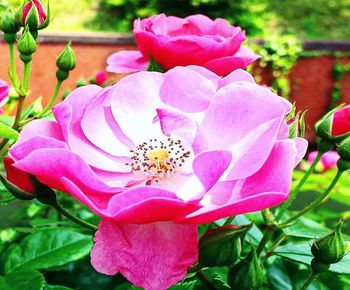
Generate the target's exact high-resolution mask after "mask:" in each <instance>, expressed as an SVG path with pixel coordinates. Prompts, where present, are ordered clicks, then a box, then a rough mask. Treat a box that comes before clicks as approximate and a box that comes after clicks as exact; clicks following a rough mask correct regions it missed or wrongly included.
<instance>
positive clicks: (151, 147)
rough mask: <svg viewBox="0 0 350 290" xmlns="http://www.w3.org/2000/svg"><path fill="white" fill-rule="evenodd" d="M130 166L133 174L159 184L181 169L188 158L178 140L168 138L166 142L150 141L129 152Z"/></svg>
mask: <svg viewBox="0 0 350 290" xmlns="http://www.w3.org/2000/svg"><path fill="white" fill-rule="evenodd" d="M130 153H131V154H132V156H131V160H132V162H131V163H126V165H130V166H131V169H132V171H133V172H134V173H137V174H142V175H145V178H146V179H148V180H150V181H154V182H160V181H162V180H164V179H166V178H168V177H169V176H171V175H172V174H174V173H175V172H176V170H177V169H178V168H179V167H182V166H183V164H184V163H185V161H186V159H187V158H189V157H190V153H191V152H190V151H186V150H185V148H184V146H183V144H182V142H181V141H180V140H173V139H171V138H168V139H166V140H158V139H151V140H149V141H148V142H143V143H142V144H140V145H138V146H137V147H136V150H130Z"/></svg>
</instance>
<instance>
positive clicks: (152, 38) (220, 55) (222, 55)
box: [107, 14, 258, 76]
mask: <svg viewBox="0 0 350 290" xmlns="http://www.w3.org/2000/svg"><path fill="white" fill-rule="evenodd" d="M134 35H135V39H136V43H137V46H138V48H139V51H121V52H117V53H115V54H113V55H111V56H110V57H109V58H108V60H107V62H108V67H107V70H108V71H110V72H115V73H128V72H135V71H142V70H146V68H147V66H148V63H149V58H150V57H152V58H153V59H154V60H155V61H156V62H157V63H159V64H160V65H161V66H162V67H163V68H164V69H165V70H169V69H171V68H174V67H176V66H187V65H200V66H203V67H205V68H207V69H209V70H211V71H213V72H214V73H216V74H218V75H221V76H223V75H227V74H229V73H231V72H232V71H234V70H235V69H238V68H245V67H246V66H247V65H248V64H250V63H252V62H253V61H255V60H256V59H257V58H258V56H257V55H255V54H254V53H253V52H252V51H251V50H250V49H248V48H244V47H242V46H241V44H242V42H243V41H244V40H245V38H246V37H245V33H244V31H242V30H241V28H239V27H234V26H232V25H230V24H229V23H228V22H227V21H226V20H224V19H221V18H217V19H215V20H211V19H210V18H208V17H206V16H204V15H192V16H189V17H186V18H178V17H174V16H168V17H167V16H166V15H164V14H160V15H157V16H152V17H150V18H146V19H143V20H140V19H137V20H135V22H134Z"/></svg>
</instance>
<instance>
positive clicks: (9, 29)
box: [0, 9, 20, 44]
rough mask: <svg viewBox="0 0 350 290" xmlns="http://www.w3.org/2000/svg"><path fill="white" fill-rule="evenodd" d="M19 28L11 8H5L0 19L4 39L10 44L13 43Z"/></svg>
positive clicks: (0, 28)
mask: <svg viewBox="0 0 350 290" xmlns="http://www.w3.org/2000/svg"><path fill="white" fill-rule="evenodd" d="M19 29H20V27H19V25H18V24H17V22H16V18H15V15H14V13H13V12H12V10H11V9H7V10H6V12H5V13H4V15H3V16H2V17H1V20H0V30H1V31H3V32H4V40H5V41H6V42H7V43H10V44H11V43H15V42H16V33H17V32H18V31H19Z"/></svg>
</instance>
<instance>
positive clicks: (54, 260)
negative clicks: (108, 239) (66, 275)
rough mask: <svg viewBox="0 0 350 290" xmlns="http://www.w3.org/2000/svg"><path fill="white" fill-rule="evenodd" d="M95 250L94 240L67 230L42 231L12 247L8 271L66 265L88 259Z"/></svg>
mask: <svg viewBox="0 0 350 290" xmlns="http://www.w3.org/2000/svg"><path fill="white" fill-rule="evenodd" d="M91 247H92V238H91V237H90V236H87V235H84V234H81V233H77V232H74V231H68V230H64V229H62V230H46V231H38V232H35V233H33V234H30V235H28V236H27V237H25V238H24V239H23V240H22V241H21V242H20V243H19V244H15V245H13V246H12V247H11V248H10V250H9V252H8V255H7V260H6V262H5V272H6V273H11V272H13V271H14V270H18V269H23V268H31V269H36V270H40V269H48V268H52V267H58V266H62V265H65V264H67V263H69V262H72V261H76V260H78V259H81V258H83V257H85V256H86V255H88V254H89V253H90V251H91Z"/></svg>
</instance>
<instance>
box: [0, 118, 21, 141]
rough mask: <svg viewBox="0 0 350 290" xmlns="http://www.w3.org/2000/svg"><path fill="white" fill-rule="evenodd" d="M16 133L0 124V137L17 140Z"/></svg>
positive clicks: (7, 126)
mask: <svg viewBox="0 0 350 290" xmlns="http://www.w3.org/2000/svg"><path fill="white" fill-rule="evenodd" d="M18 135H19V134H18V132H17V131H16V130H14V129H12V128H11V127H10V126H9V125H6V124H4V123H1V122H0V137H1V138H6V139H12V140H17V138H18Z"/></svg>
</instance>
